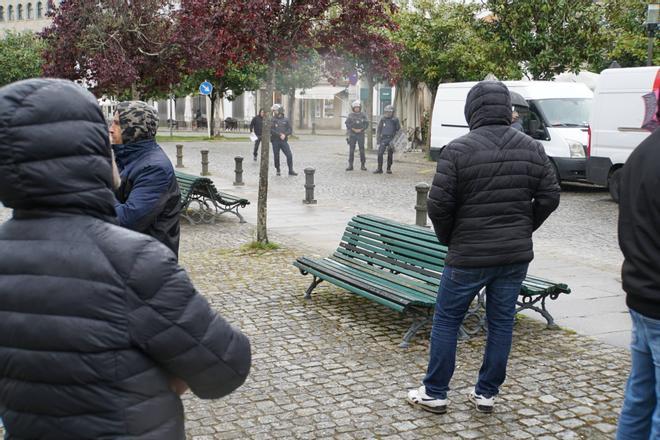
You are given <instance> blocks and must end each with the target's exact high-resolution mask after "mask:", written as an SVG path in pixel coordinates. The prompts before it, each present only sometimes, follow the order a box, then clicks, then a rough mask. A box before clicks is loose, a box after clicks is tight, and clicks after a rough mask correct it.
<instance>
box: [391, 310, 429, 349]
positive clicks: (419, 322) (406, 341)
mask: <svg viewBox="0 0 660 440" xmlns="http://www.w3.org/2000/svg"><path fill="white" fill-rule="evenodd" d="M431 319H432V318H431V316H426V317H424V318H420V319H416V320H415V321H413V323H412V324H411V325H410V328H408V331H407V332H406V334H405V335H403V342H401V344H399V348H408V347H410V341H411V340H412V338H414V337H415V334H416V333H417V332H418V331H419V329H420V328H422V327H424V326H425V325H426V324H427V323H428V322H429V321H431Z"/></svg>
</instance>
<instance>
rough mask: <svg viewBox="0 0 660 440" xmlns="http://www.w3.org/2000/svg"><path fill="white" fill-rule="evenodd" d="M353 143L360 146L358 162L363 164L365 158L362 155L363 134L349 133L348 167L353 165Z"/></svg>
mask: <svg viewBox="0 0 660 440" xmlns="http://www.w3.org/2000/svg"><path fill="white" fill-rule="evenodd" d="M355 144H357V145H358V146H359V148H360V163H361V164H362V165H364V163H365V162H366V160H367V159H366V157H365V155H364V135H361V136H353V135H351V136H349V137H348V166H350V167H353V160H354V159H355Z"/></svg>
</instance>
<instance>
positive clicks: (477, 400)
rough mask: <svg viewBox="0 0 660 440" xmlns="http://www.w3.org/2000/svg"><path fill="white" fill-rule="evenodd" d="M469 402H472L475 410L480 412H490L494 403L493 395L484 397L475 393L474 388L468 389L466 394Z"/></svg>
mask: <svg viewBox="0 0 660 440" xmlns="http://www.w3.org/2000/svg"><path fill="white" fill-rule="evenodd" d="M468 399H470V402H472V403H474V406H475V408H477V411H479V412H482V413H492V412H493V406H494V405H495V396H493V397H484V396H482V395H481V394H477V393H476V391H475V390H472V391H470V394H469V395H468Z"/></svg>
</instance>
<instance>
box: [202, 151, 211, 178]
mask: <svg viewBox="0 0 660 440" xmlns="http://www.w3.org/2000/svg"><path fill="white" fill-rule="evenodd" d="M210 175H211V173H209V150H202V176H210Z"/></svg>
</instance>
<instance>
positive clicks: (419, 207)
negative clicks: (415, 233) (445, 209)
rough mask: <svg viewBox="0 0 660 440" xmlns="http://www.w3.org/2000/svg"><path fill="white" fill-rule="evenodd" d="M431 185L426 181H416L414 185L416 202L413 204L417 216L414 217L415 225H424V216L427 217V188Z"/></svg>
mask: <svg viewBox="0 0 660 440" xmlns="http://www.w3.org/2000/svg"><path fill="white" fill-rule="evenodd" d="M430 189H431V187H430V186H429V184H428V183H424V182H422V183H418V184H417V185H415V190H416V191H417V204H416V205H415V211H417V216H416V218H415V224H416V225H417V226H424V227H428V226H426V218H427V217H428V208H427V206H426V200H427V198H428V194H429V190H430Z"/></svg>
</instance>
